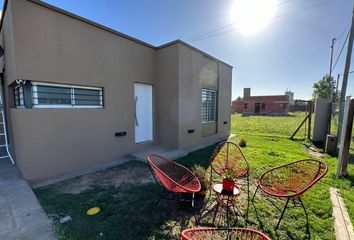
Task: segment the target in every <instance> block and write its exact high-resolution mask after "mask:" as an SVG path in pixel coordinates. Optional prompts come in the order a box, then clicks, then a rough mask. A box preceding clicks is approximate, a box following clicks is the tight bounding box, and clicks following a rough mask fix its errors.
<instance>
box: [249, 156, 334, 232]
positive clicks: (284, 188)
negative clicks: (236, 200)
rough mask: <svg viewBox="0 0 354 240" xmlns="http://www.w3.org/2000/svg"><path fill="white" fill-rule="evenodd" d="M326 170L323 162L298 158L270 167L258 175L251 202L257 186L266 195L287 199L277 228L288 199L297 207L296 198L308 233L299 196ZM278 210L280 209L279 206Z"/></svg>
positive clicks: (322, 175) (324, 173)
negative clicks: (297, 159)
mask: <svg viewBox="0 0 354 240" xmlns="http://www.w3.org/2000/svg"><path fill="white" fill-rule="evenodd" d="M327 171H328V167H327V165H326V164H325V163H324V162H322V161H319V160H314V159H304V160H299V161H295V162H292V163H288V164H285V165H282V166H279V167H276V168H272V169H270V170H268V171H266V172H265V173H263V174H262V176H261V177H260V179H259V181H258V186H257V189H256V191H255V193H254V195H253V198H252V202H253V201H254V198H255V196H256V193H257V191H258V189H259V188H260V189H261V190H262V192H264V193H266V194H267V195H270V196H273V197H276V198H285V199H287V201H286V204H285V207H284V209H283V211H281V216H280V218H279V220H278V223H277V226H276V228H275V230H277V229H278V227H279V224H280V222H281V220H282V218H283V216H284V213H285V210H286V209H287V208H288V203H289V200H290V199H292V200H293V203H294V207H297V206H296V205H295V200H298V201H299V202H300V204H301V207H302V208H303V209H304V212H305V215H306V220H307V231H308V233H309V226H308V215H307V212H306V208H305V206H304V204H303V202H302V200H301V197H302V195H303V194H304V193H305V192H306V191H307V190H309V189H310V188H311V187H312V186H313V185H315V184H316V183H317V182H318V181H319V180H320V179H321V178H322V177H324V176H325V175H326V173H327ZM277 208H278V207H277ZM278 210H279V211H280V209H279V208H278Z"/></svg>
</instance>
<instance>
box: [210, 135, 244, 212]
mask: <svg viewBox="0 0 354 240" xmlns="http://www.w3.org/2000/svg"><path fill="white" fill-rule="evenodd" d="M209 164H210V186H212V184H213V182H215V181H213V172H215V173H216V174H217V176H219V177H221V175H222V174H223V173H224V171H225V170H226V169H231V170H233V171H234V172H235V174H236V178H243V177H246V178H247V213H246V218H248V209H249V205H250V190H249V186H250V184H249V173H250V167H249V163H248V161H247V159H246V157H245V156H244V155H243V153H242V151H241V149H240V147H239V146H237V145H236V144H235V143H233V142H228V141H224V142H221V143H219V144H218V146H217V147H216V148H215V150H214V153H213V155H212V156H211V158H210V160H209ZM236 180H237V179H236Z"/></svg>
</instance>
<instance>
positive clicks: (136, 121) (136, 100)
mask: <svg viewBox="0 0 354 240" xmlns="http://www.w3.org/2000/svg"><path fill="white" fill-rule="evenodd" d="M137 102H138V97H135V100H134V108H135V125H136V126H137V127H139V123H138V116H137V114H136V103H137Z"/></svg>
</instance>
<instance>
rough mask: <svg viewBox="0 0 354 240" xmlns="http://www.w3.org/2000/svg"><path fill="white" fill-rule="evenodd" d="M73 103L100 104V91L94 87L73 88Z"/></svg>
mask: <svg viewBox="0 0 354 240" xmlns="http://www.w3.org/2000/svg"><path fill="white" fill-rule="evenodd" d="M74 99H75V105H87V106H90V105H91V106H92V105H94V106H96V105H98V106H102V91H101V90H96V89H84V88H81V89H80V88H74Z"/></svg>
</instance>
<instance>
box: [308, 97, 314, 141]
mask: <svg viewBox="0 0 354 240" xmlns="http://www.w3.org/2000/svg"><path fill="white" fill-rule="evenodd" d="M312 111H313V104H312V101H309V102H308V113H307V114H308V115H309V118H308V124H307V125H308V128H307V139H308V140H311V124H312V120H311V118H312Z"/></svg>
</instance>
